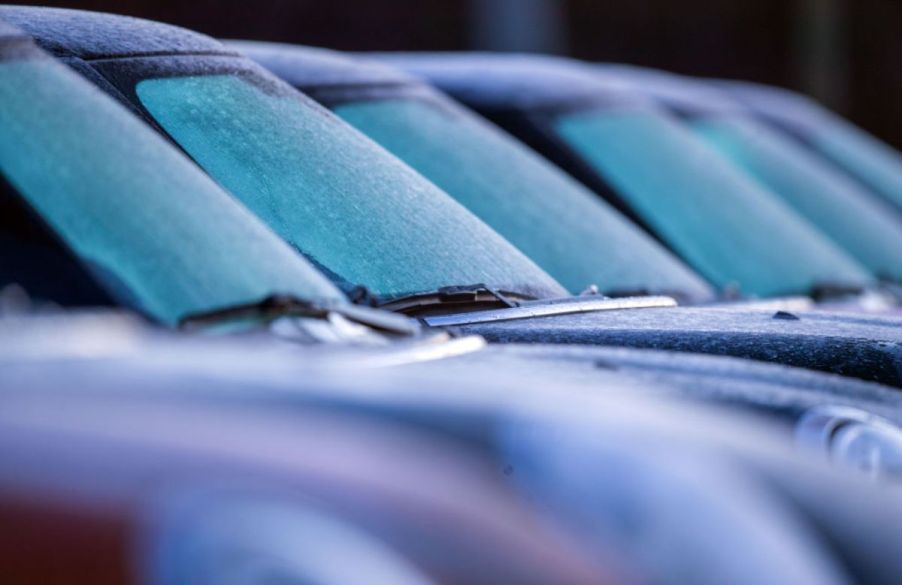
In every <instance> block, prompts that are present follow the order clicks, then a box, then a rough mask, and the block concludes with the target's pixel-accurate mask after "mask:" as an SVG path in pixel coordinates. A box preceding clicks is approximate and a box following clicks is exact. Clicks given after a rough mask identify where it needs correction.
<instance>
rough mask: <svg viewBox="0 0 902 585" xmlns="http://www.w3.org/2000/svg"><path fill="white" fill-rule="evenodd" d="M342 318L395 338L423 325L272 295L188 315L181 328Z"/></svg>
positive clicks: (338, 305) (368, 310)
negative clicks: (301, 318)
mask: <svg viewBox="0 0 902 585" xmlns="http://www.w3.org/2000/svg"><path fill="white" fill-rule="evenodd" d="M331 315H340V316H341V317H344V318H345V319H347V320H348V321H351V322H353V323H357V324H360V325H365V326H367V327H370V328H372V329H375V330H378V331H381V332H384V333H389V334H393V335H405V336H407V335H416V334H418V333H419V332H420V324H419V323H417V322H416V321H414V320H412V319H408V318H406V317H403V316H401V315H395V314H393V313H389V312H387V311H378V310H375V309H371V308H368V307H363V306H358V305H352V304H349V303H340V302H330V301H312V300H306V299H300V298H297V297H293V296H291V295H270V296H268V297H265V298H263V299H261V300H259V301H252V302H249V303H242V304H236V305H231V306H228V307H223V308H220V309H214V310H212V311H204V312H200V313H194V314H191V315H187V316H185V317H183V318H182V319H180V320H179V323H178V325H179V328H181V329H202V328H206V327H210V326H215V325H221V324H223V323H228V322H231V321H239V320H244V319H253V320H259V321H265V322H270V321H274V320H276V319H279V318H282V317H304V318H308V319H323V320H328V319H329V317H330V316H331Z"/></svg>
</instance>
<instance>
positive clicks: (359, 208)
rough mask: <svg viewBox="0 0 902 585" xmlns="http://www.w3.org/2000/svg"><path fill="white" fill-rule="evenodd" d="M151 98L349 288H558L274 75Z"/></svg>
mask: <svg viewBox="0 0 902 585" xmlns="http://www.w3.org/2000/svg"><path fill="white" fill-rule="evenodd" d="M137 94H138V97H139V99H140V100H141V103H142V104H143V105H144V107H145V108H146V109H147V110H148V111H149V112H150V114H151V115H152V116H153V117H154V119H156V120H157V122H158V123H159V124H160V125H161V126H162V127H163V128H164V129H165V130H166V132H167V133H169V135H170V136H172V137H173V139H174V140H175V141H176V142H177V143H179V144H180V145H181V146H182V147H183V148H184V149H185V150H186V151H187V152H188V153H189V154H190V155H191V156H192V157H193V158H194V159H195V160H196V161H197V162H198V164H200V165H201V167H203V168H204V169H205V170H206V171H207V172H208V173H209V174H210V175H211V176H213V177H214V178H215V179H216V180H217V181H219V183H220V184H222V185H224V186H225V187H226V188H227V189H228V190H230V191H231V192H232V193H233V194H234V195H235V196H236V197H238V198H239V199H241V200H242V201H243V202H244V203H245V204H246V205H247V206H248V207H250V208H251V210H253V211H254V212H255V213H257V214H258V215H259V216H260V217H261V218H263V220H264V221H265V222H267V223H268V224H269V225H270V226H271V227H272V228H273V229H274V230H275V231H276V232H277V233H279V234H281V235H282V236H283V237H284V238H285V239H286V240H287V241H288V242H289V243H291V244H292V245H293V246H295V248H296V249H298V250H299V251H301V252H302V253H304V254H305V255H306V256H307V257H308V258H309V259H311V260H312V261H313V262H314V263H315V264H316V265H317V266H319V267H321V268H322V269H323V270H324V271H325V272H326V273H327V274H328V275H329V276H330V277H331V278H332V279H333V280H334V281H335V282H336V283H338V284H339V285H340V286H341V287H343V288H344V289H346V290H350V289H352V288H354V287H356V286H359V285H362V286H365V287H366V288H367V289H368V290H369V291H370V292H371V293H373V294H374V295H376V296H378V297H381V298H382V299H391V298H396V297H401V296H405V295H409V294H414V293H418V292H423V291H430V290H435V289H437V288H440V287H444V286H450V285H469V284H476V283H485V284H487V285H488V286H492V287H496V288H498V289H503V290H507V291H512V292H517V293H521V294H523V295H526V296H532V297H538V298H544V297H554V296H561V295H564V294H566V291H564V290H563V289H562V288H561V286H560V285H559V284H557V283H556V282H555V281H554V280H553V279H552V278H551V277H550V276H548V275H547V274H546V273H545V272H543V271H542V270H541V269H540V268H538V267H537V266H536V265H535V264H534V263H533V262H532V261H531V260H529V259H528V258H526V256H524V255H523V254H522V253H521V252H520V251H519V250H517V249H516V248H514V247H513V246H512V245H511V244H510V243H509V242H507V241H506V240H504V239H503V238H502V237H501V236H499V235H498V234H497V233H495V232H494V231H493V230H492V229H491V228H489V227H488V226H486V225H485V224H484V223H482V221H481V220H479V219H478V218H476V217H475V216H474V215H472V214H471V213H470V212H469V211H467V210H466V209H465V208H464V207H463V206H461V205H460V204H458V203H457V202H456V201H454V200H453V199H452V198H450V197H448V195H447V194H445V193H443V192H442V191H441V190H439V189H438V188H437V187H435V186H434V185H432V184H431V183H429V182H428V181H427V180H425V179H424V178H423V177H421V176H420V175H418V174H417V173H416V172H415V171H413V170H412V169H410V168H409V167H408V166H406V165H405V164H404V163H402V162H401V161H399V160H398V159H396V158H395V157H393V156H392V155H390V154H389V153H388V152H386V151H385V150H383V149H382V148H380V147H379V146H377V145H376V144H374V143H373V142H372V141H370V140H369V139H368V138H366V137H365V136H363V135H362V134H360V133H359V132H358V131H356V130H354V129H353V128H352V127H351V126H349V125H347V124H345V123H344V122H342V121H341V120H340V119H338V118H337V117H335V116H333V115H332V114H331V113H330V112H328V111H327V110H325V109H323V108H321V107H320V106H318V105H316V104H314V103H312V102H311V101H309V100H308V99H306V98H305V97H304V96H302V95H301V94H299V93H297V92H295V91H294V90H291V89H290V88H287V86H286V87H285V88H284V89H283V88H282V86H281V85H279V84H275V83H272V82H270V81H269V79H268V78H264V79H263V80H262V81H259V82H258V80H254V79H249V78H247V77H244V76H237V75H208V76H185V77H167V78H155V79H145V80H143V81H141V82H139V83H138V85H137Z"/></svg>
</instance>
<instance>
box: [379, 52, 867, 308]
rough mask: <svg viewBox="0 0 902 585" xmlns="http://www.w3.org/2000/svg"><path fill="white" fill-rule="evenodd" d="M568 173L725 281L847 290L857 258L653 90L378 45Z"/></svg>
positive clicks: (524, 58)
mask: <svg viewBox="0 0 902 585" xmlns="http://www.w3.org/2000/svg"><path fill="white" fill-rule="evenodd" d="M373 57H374V58H378V59H380V60H383V61H385V62H386V63H389V64H392V65H395V66H397V67H400V68H402V69H404V70H405V71H408V72H409V73H412V74H414V75H418V76H420V77H422V78H424V79H426V80H427V81H428V82H430V83H431V84H433V85H435V86H436V87H437V88H438V89H440V90H442V91H444V92H446V93H447V94H449V95H450V96H451V97H452V98H454V99H456V100H458V101H460V102H462V103H463V104H464V105H466V106H468V107H470V108H472V109H474V110H476V111H477V112H479V113H480V114H482V115H483V116H485V117H486V118H488V119H489V120H492V121H493V122H495V123H497V124H499V125H500V126H501V127H503V128H504V129H506V130H508V131H509V132H511V133H512V134H513V135H514V136H516V137H518V138H520V139H521V140H522V141H524V142H525V143H526V144H528V145H530V146H532V147H533V148H535V149H536V150H537V151H538V152H539V153H541V154H543V155H545V156H546V157H547V158H549V159H550V160H552V161H553V162H555V163H557V164H558V165H560V166H561V167H562V168H564V169H565V170H567V171H568V172H570V173H571V174H572V175H573V176H574V177H576V178H578V179H579V180H580V181H582V182H583V183H584V184H586V185H588V186H589V187H591V188H592V189H593V190H594V191H596V193H597V194H599V195H601V196H602V197H604V198H605V199H606V200H608V201H610V202H611V203H612V204H614V205H615V206H617V207H618V208H620V209H621V210H623V211H624V212H625V213H627V214H628V215H629V216H630V217H631V218H632V219H634V220H635V221H636V222H637V223H638V224H639V225H642V226H643V227H645V228H646V229H647V230H648V231H649V233H651V234H654V235H655V236H656V237H657V238H658V239H659V240H660V241H662V242H664V243H665V244H666V245H668V246H669V247H670V248H671V249H672V250H674V251H675V252H676V253H677V254H678V255H679V256H680V257H682V258H683V259H684V260H685V261H686V262H687V263H688V264H689V265H690V266H692V267H693V268H694V269H695V270H696V271H697V272H698V273H699V274H701V275H702V276H704V277H705V278H707V279H708V281H709V282H711V283H712V284H713V285H714V286H715V287H716V288H717V289H719V290H721V291H730V290H732V291H734V293H738V294H743V295H749V296H757V297H768V296H779V295H793V294H806V295H812V296H814V297H825V296H831V294H835V293H839V294H840V295H841V294H842V293H844V292H845V293H850V292H855V291H859V290H861V289H866V288H869V287H871V286H873V284H874V279H873V277H872V276H871V275H869V274H867V271H866V270H865V269H864V267H863V266H861V264H859V263H858V262H856V261H855V260H854V259H853V258H851V257H850V256H849V255H848V254H847V253H845V252H844V251H842V250H841V249H840V248H839V247H838V246H837V245H836V244H834V243H833V242H832V241H830V240H828V239H827V238H826V237H825V236H824V235H823V234H822V233H820V232H819V231H818V230H817V229H816V228H815V227H814V226H812V225H811V224H810V223H809V222H807V221H805V219H804V218H802V217H800V216H799V215H798V214H797V213H795V212H794V211H793V210H792V209H791V208H790V207H789V206H788V205H786V204H785V203H783V202H782V201H781V200H780V199H779V197H778V196H776V195H774V194H773V193H771V192H769V191H768V190H767V189H766V188H764V187H762V186H761V185H759V184H758V183H756V182H754V181H753V180H751V179H749V178H748V177H747V176H745V175H744V174H743V173H742V172H741V171H739V170H737V169H735V168H734V167H732V166H731V165H730V164H729V163H727V162H726V161H724V160H723V158H722V157H721V156H719V155H718V154H717V153H716V152H714V151H713V150H712V149H710V148H708V147H707V146H706V145H705V144H703V143H702V142H701V141H700V140H698V139H697V138H696V137H695V136H693V135H692V133H691V132H689V131H688V130H686V129H685V128H683V127H682V126H681V125H680V124H679V123H678V122H677V121H676V120H674V119H673V118H672V117H671V116H669V115H668V114H667V113H666V112H664V111H663V110H662V109H661V108H660V107H658V106H657V105H656V104H654V103H653V102H652V101H651V100H649V99H648V98H646V97H644V96H642V95H638V94H636V92H634V91H631V90H630V87H629V86H628V85H626V84H624V83H623V82H621V81H619V80H617V79H614V80H608V81H606V80H604V79H603V78H601V76H600V75H599V74H597V73H595V72H591V71H587V69H586V67H585V65H584V64H583V63H582V62H579V61H574V60H570V59H566V58H563V57H547V56H531V55H516V54H514V55H498V54H479V53H475V54H466V53H448V54H428V53H427V54H422V53H420V54H404V53H401V54H376V55H373Z"/></svg>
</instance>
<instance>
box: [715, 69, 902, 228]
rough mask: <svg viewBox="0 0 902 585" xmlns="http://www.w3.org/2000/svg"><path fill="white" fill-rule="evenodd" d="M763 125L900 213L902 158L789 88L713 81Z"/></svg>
mask: <svg viewBox="0 0 902 585" xmlns="http://www.w3.org/2000/svg"><path fill="white" fill-rule="evenodd" d="M709 83H712V84H713V83H717V84H718V88H719V89H721V90H722V91H725V92H727V93H729V94H730V97H732V98H733V99H736V100H738V101H740V102H741V103H742V104H743V105H744V106H745V107H746V108H748V109H750V110H751V111H752V112H753V113H754V114H755V115H756V116H758V117H759V118H760V119H761V120H762V121H764V122H766V123H768V124H771V125H772V126H773V127H775V128H777V129H779V130H780V131H782V132H784V133H786V135H787V136H789V137H790V138H792V139H794V140H797V141H798V142H799V143H800V144H803V145H804V146H805V147H807V148H809V149H811V150H812V151H814V152H816V153H817V154H818V155H819V156H822V157H823V158H825V159H826V160H828V161H830V162H831V163H832V164H835V165H836V166H837V167H839V168H840V169H842V170H843V171H845V172H846V173H848V175H849V176H850V177H852V178H854V179H855V180H857V181H858V182H860V183H861V184H862V185H864V186H865V187H867V188H868V189H870V190H871V191H872V192H873V193H875V194H877V195H878V196H879V197H880V198H881V200H883V201H884V202H886V203H887V204H889V205H890V206H891V207H892V208H893V209H894V210H895V211H897V212H899V211H902V155H900V154H899V152H898V151H897V150H896V149H894V148H893V147H892V146H890V145H888V144H886V143H885V142H882V141H881V140H879V139H878V138H876V137H874V136H873V135H871V134H869V133H867V132H866V131H864V130H863V129H861V128H859V127H857V126H855V125H854V124H852V123H851V122H849V121H848V120H844V119H843V118H841V117H839V116H837V115H836V114H834V113H833V112H831V111H830V110H828V109H827V108H825V107H823V106H821V105H820V104H818V103H817V102H815V101H814V100H812V99H810V98H808V97H805V96H803V95H801V94H798V93H795V92H792V91H790V90H787V89H783V88H778V87H773V86H767V85H761V84H756V83H749V82H742V81H714V80H710V81H709Z"/></svg>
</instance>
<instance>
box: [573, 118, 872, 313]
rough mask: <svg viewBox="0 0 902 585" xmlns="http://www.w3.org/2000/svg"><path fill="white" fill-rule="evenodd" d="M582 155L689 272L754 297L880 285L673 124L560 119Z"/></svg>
mask: <svg viewBox="0 0 902 585" xmlns="http://www.w3.org/2000/svg"><path fill="white" fill-rule="evenodd" d="M556 129H557V132H558V133H559V135H560V136H561V138H562V139H563V140H564V141H566V142H567V143H568V144H569V145H570V146H571V147H572V148H573V149H574V151H575V152H576V153H578V154H579V155H580V156H582V157H583V158H584V160H585V161H586V162H587V163H588V164H589V165H591V166H592V167H593V168H594V169H596V170H597V171H598V172H599V174H600V175H602V176H603V177H604V178H605V179H606V180H607V181H608V182H609V184H611V186H612V187H613V188H614V189H616V190H617V192H618V193H619V195H620V196H621V197H623V198H624V199H625V200H626V201H627V202H628V203H629V204H630V205H631V206H632V207H633V209H635V211H636V213H637V214H638V215H639V216H640V217H642V218H643V220H644V221H645V222H646V223H647V224H648V225H649V226H650V227H651V229H653V230H655V232H656V233H657V234H658V235H659V237H660V238H661V239H662V240H664V241H665V242H667V243H668V244H669V245H670V246H671V247H672V248H673V249H674V250H675V251H676V252H677V253H678V254H680V255H681V256H682V257H683V258H684V259H685V260H686V261H687V262H689V264H690V265H692V266H694V267H695V268H696V269H697V270H698V271H699V272H700V273H701V274H702V275H704V276H706V277H707V278H708V279H709V280H710V281H711V282H712V283H714V284H715V285H716V286H718V287H729V286H738V287H739V288H740V290H741V291H742V292H743V293H744V294H747V295H755V296H770V295H779V294H797V293H807V292H809V291H810V290H811V288H812V287H814V286H817V285H820V284H825V283H830V284H843V285H864V284H869V283H870V282H871V278H870V276H869V275H868V274H867V273H866V271H865V270H864V268H863V267H861V266H860V265H859V264H858V263H856V262H855V261H854V260H853V259H851V258H850V257H849V256H848V255H846V254H845V253H844V252H843V251H842V250H840V249H839V248H838V247H837V246H836V245H835V244H833V243H832V242H831V241H829V240H828V239H827V238H826V237H825V236H823V235H822V234H820V233H819V232H817V231H816V230H815V229H814V228H813V226H811V225H810V224H809V223H808V222H807V221H805V220H804V219H802V218H801V217H800V216H798V215H797V214H796V213H795V212H794V211H793V210H792V209H790V208H789V207H788V206H786V205H785V204H784V203H783V202H782V201H780V200H779V199H778V198H776V197H775V196H774V195H773V194H772V193H770V192H768V191H767V190H766V189H763V188H760V187H759V186H758V185H757V184H755V183H754V182H753V181H751V180H749V179H748V178H747V177H745V176H744V175H743V174H742V173H741V172H740V171H739V170H738V169H735V168H734V167H732V166H731V165H730V164H728V162H727V161H726V160H725V159H723V158H722V157H721V156H720V155H719V154H718V153H717V152H716V151H714V150H713V149H711V148H709V147H708V146H706V145H705V144H703V143H702V142H701V141H699V140H698V139H696V138H695V137H694V136H693V135H692V133H691V132H690V131H688V130H687V129H685V128H683V127H681V126H680V125H679V124H678V123H677V122H675V121H673V120H671V119H669V118H668V117H666V116H664V115H662V114H658V113H657V112H650V111H633V110H597V111H589V112H582V113H573V114H568V115H564V116H561V117H560V118H559V119H558V120H557V122H556Z"/></svg>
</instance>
